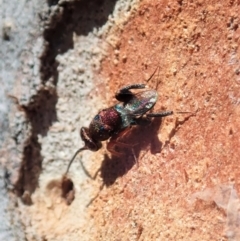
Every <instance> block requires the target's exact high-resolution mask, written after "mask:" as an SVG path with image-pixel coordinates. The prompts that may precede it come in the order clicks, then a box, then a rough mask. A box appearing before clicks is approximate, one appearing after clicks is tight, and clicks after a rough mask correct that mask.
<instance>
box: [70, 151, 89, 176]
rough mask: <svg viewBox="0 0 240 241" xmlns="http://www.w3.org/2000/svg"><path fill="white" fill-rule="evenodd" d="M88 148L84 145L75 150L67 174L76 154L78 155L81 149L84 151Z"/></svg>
mask: <svg viewBox="0 0 240 241" xmlns="http://www.w3.org/2000/svg"><path fill="white" fill-rule="evenodd" d="M87 149H88V148H87V147H86V146H84V147H82V148H80V149H78V150H77V151H76V152H75V154H74V155H73V157H72V159H71V161H70V162H69V164H68V167H67V171H66V172H65V175H67V173H68V171H69V169H70V167H71V165H72V163H73V161H74V159H75V158H76V156H77V155H78V154H79V153H80V152H81V151H84V150H87Z"/></svg>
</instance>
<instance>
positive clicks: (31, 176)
mask: <svg viewBox="0 0 240 241" xmlns="http://www.w3.org/2000/svg"><path fill="white" fill-rule="evenodd" d="M56 103H57V94H56V92H55V91H54V90H47V89H42V90H39V92H38V93H37V95H34V96H33V97H32V100H31V102H30V103H29V104H28V105H27V106H21V109H22V110H23V111H24V112H25V114H26V118H27V121H28V122H29V123H30V126H31V134H30V136H29V138H28V139H27V140H26V141H25V145H24V149H23V160H22V165H21V168H20V175H19V178H18V181H17V182H16V183H15V192H16V194H17V195H18V196H20V197H21V198H22V201H23V202H24V203H25V204H28V205H30V204H32V202H31V194H32V193H33V192H34V191H35V189H36V188H37V187H38V178H39V175H40V173H41V170H42V160H43V158H42V156H41V145H40V143H39V142H38V134H41V135H42V136H45V135H47V132H48V129H49V127H50V126H51V125H52V124H53V122H54V121H56V120H57V114H56Z"/></svg>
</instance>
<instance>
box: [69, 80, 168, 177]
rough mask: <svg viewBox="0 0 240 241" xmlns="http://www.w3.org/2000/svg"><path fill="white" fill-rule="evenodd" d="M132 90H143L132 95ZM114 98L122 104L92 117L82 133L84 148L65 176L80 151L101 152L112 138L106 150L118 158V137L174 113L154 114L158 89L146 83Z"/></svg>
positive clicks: (125, 88)
mask: <svg viewBox="0 0 240 241" xmlns="http://www.w3.org/2000/svg"><path fill="white" fill-rule="evenodd" d="M131 90H140V91H139V92H137V93H133V92H132V91H131ZM115 98H116V99H117V100H118V101H119V102H118V103H117V104H116V105H114V106H112V107H109V108H106V109H103V110H101V111H99V113H98V114H97V115H96V116H95V117H94V118H93V120H92V121H91V123H90V125H89V127H88V128H86V127H82V128H81V130H80V136H81V139H82V140H83V141H84V143H85V145H84V146H83V147H81V148H80V149H78V150H77V151H76V153H75V154H74V156H73V157H72V159H71V161H70V162H69V164H68V167H67V171H66V174H67V173H68V171H69V168H70V166H71V164H72V162H73V161H74V159H75V157H76V156H77V155H78V153H79V152H81V151H84V150H90V151H98V150H99V149H100V148H101V147H102V144H101V142H102V141H106V140H108V139H110V141H109V143H108V144H107V149H108V150H109V151H110V152H111V153H112V154H113V155H119V153H118V152H116V151H115V150H114V147H115V146H117V145H118V144H123V145H128V144H124V143H119V142H118V141H117V139H118V137H119V136H121V135H122V134H123V133H124V132H126V131H127V130H128V129H129V127H131V126H134V125H142V124H143V123H146V122H150V121H151V118H152V117H160V118H161V117H165V116H169V115H172V114H173V111H162V112H157V113H151V112H150V111H151V109H152V108H153V107H154V105H155V104H156V102H157V99H158V93H157V91H156V90H153V89H147V87H146V85H145V84H131V85H127V86H125V87H123V88H121V89H120V90H119V91H118V92H117V93H116V94H115Z"/></svg>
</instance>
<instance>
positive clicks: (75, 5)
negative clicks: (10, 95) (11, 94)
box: [15, 0, 116, 205]
mask: <svg viewBox="0 0 240 241" xmlns="http://www.w3.org/2000/svg"><path fill="white" fill-rule="evenodd" d="M115 3H116V0H99V1H91V0H80V1H75V2H63V3H61V4H59V1H58V0H47V4H48V6H49V11H48V13H44V14H43V15H41V14H40V15H39V16H40V17H41V20H40V21H44V24H45V26H44V31H43V38H44V40H45V45H44V46H45V47H44V48H45V49H44V50H43V52H42V55H41V57H40V70H39V71H40V76H41V81H42V85H43V86H44V87H42V88H41V89H40V90H39V91H38V92H37V94H36V95H34V96H32V97H31V101H30V102H29V104H28V105H26V106H20V107H21V109H22V110H23V111H24V112H25V113H26V117H27V121H28V122H29V124H30V126H31V134H30V136H29V137H28V139H27V140H26V141H25V145H24V150H23V160H22V165H21V168H20V174H19V178H18V180H17V182H16V183H15V192H16V194H17V195H18V196H20V197H21V198H22V200H23V202H24V203H25V204H27V205H31V204H32V201H31V194H32V193H34V191H35V190H36V188H37V187H38V179H39V175H40V173H41V171H42V161H43V157H42V156H41V145H40V143H39V141H38V135H39V134H40V135H42V136H45V135H47V133H48V130H49V127H50V126H51V125H52V124H53V122H55V121H56V120H57V112H56V103H57V100H58V97H57V91H56V86H57V83H58V75H59V74H58V70H57V67H58V65H59V63H58V61H57V60H56V56H57V55H58V54H63V53H65V52H66V51H68V50H69V49H72V48H73V47H74V43H73V35H74V33H75V34H77V35H85V36H86V35H88V33H89V32H91V31H92V30H93V28H99V27H101V26H102V25H103V24H105V23H106V21H107V20H108V17H109V15H110V14H111V13H112V12H113V9H114V6H115ZM48 82H50V83H51V84H53V87H51V88H49V87H47V86H46V84H47V83H48ZM54 86H55V87H54ZM62 185H63V186H62V197H64V198H65V199H66V200H67V202H68V203H69V204H70V203H71V202H72V200H73V199H74V185H73V183H72V182H71V180H65V179H64V181H63V182H62Z"/></svg>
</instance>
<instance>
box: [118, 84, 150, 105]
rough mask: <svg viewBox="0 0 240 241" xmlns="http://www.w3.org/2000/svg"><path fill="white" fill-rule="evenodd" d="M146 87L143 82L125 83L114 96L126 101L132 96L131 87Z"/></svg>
mask: <svg viewBox="0 0 240 241" xmlns="http://www.w3.org/2000/svg"><path fill="white" fill-rule="evenodd" d="M145 87H146V85H145V84H132V85H127V86H124V87H123V88H121V89H120V90H119V91H118V92H117V93H116V94H115V98H116V99H117V100H118V101H121V102H127V101H129V99H131V98H132V97H133V95H134V94H133V93H132V92H131V91H130V90H131V89H144V88H145Z"/></svg>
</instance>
